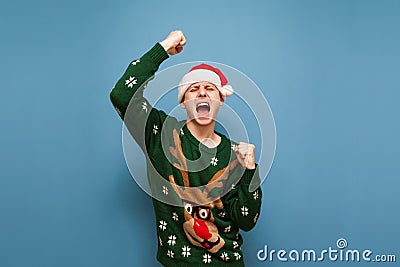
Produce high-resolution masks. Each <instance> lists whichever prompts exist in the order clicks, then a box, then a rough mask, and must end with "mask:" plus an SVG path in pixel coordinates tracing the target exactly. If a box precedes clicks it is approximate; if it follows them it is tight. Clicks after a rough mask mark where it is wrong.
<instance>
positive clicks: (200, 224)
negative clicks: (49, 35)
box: [193, 219, 212, 239]
mask: <svg viewBox="0 0 400 267" xmlns="http://www.w3.org/2000/svg"><path fill="white" fill-rule="evenodd" d="M193 230H194V231H195V233H196V235H198V236H199V237H201V238H203V239H209V238H210V237H211V236H212V235H211V234H210V232H209V231H208V227H207V225H206V223H205V222H204V221H202V220H198V219H194V225H193Z"/></svg>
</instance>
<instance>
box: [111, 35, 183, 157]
mask: <svg viewBox="0 0 400 267" xmlns="http://www.w3.org/2000/svg"><path fill="white" fill-rule="evenodd" d="M185 44H186V40H185V37H184V35H183V33H182V32H181V31H173V32H171V33H170V34H169V35H168V36H167V37H166V38H165V39H164V40H163V41H161V42H159V43H156V44H155V45H154V46H153V47H152V48H151V49H150V50H149V51H148V52H147V53H145V54H144V55H143V56H142V57H140V58H139V59H137V60H134V61H132V62H131V63H130V64H129V66H128V68H127V69H126V71H125V73H124V74H123V75H122V77H121V78H120V79H119V80H118V82H117V83H116V85H115V86H114V88H113V89H112V91H111V93H110V98H111V102H112V104H113V105H114V107H115V109H116V110H117V112H118V114H119V116H120V117H121V118H122V119H123V120H124V122H125V124H126V126H127V127H128V129H129V131H130V132H131V134H132V136H133V137H134V138H135V140H136V142H137V143H138V144H139V145H140V146H141V147H142V149H143V148H144V145H145V143H144V142H145V140H146V145H149V143H150V142H151V140H150V137H151V135H148V134H147V135H146V132H149V130H150V132H151V131H152V130H153V129H152V127H154V128H156V127H157V128H158V129H154V130H157V131H160V132H161V126H162V123H163V119H165V113H163V112H162V111H158V110H156V109H154V108H153V107H152V106H151V105H150V103H149V102H148V101H147V100H146V99H145V98H144V97H143V91H144V89H145V88H146V84H147V82H148V81H149V80H150V79H151V78H152V77H153V76H154V74H155V73H156V71H157V70H158V68H159V66H160V64H161V63H162V62H163V61H164V60H165V59H167V58H168V55H174V54H177V53H180V52H181V51H182V50H183V46H184V45H185ZM128 106H129V112H128V113H127V110H128ZM148 128H151V129H148Z"/></svg>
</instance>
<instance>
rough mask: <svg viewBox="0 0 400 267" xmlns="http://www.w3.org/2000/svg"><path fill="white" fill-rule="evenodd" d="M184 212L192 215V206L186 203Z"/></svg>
mask: <svg viewBox="0 0 400 267" xmlns="http://www.w3.org/2000/svg"><path fill="white" fill-rule="evenodd" d="M185 210H186V211H187V212H188V213H189V214H190V215H193V206H192V204H189V203H186V204H185Z"/></svg>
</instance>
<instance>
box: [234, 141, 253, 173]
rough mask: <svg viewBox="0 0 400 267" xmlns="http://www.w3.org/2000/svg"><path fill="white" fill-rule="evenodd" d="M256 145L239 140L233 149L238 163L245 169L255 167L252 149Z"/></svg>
mask: <svg viewBox="0 0 400 267" xmlns="http://www.w3.org/2000/svg"><path fill="white" fill-rule="evenodd" d="M255 149H256V147H255V146H254V145H253V144H248V143H244V142H240V143H239V144H238V145H237V146H236V147H235V149H234V151H235V153H236V157H237V159H238V161H239V163H240V164H241V165H242V166H243V168H246V169H250V170H251V169H255V167H256V163H255V160H254V150H255Z"/></svg>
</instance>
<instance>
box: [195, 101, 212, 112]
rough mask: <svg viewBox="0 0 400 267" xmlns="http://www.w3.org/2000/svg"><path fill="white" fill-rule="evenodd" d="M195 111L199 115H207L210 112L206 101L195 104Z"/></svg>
mask: <svg viewBox="0 0 400 267" xmlns="http://www.w3.org/2000/svg"><path fill="white" fill-rule="evenodd" d="M196 111H197V113H198V114H199V115H207V114H208V113H209V112H210V104H209V103H207V102H201V103H199V104H197V106H196Z"/></svg>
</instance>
